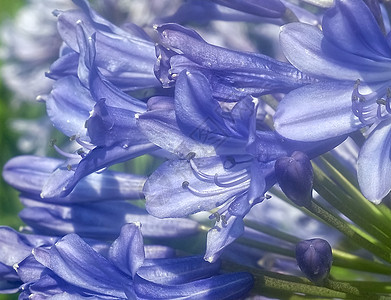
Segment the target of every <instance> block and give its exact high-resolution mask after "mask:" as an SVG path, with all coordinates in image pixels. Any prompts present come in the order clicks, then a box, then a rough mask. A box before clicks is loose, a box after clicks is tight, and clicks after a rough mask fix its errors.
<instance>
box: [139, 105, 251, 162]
mask: <svg viewBox="0 0 391 300" xmlns="http://www.w3.org/2000/svg"><path fill="white" fill-rule="evenodd" d="M137 121H138V125H139V127H140V129H141V131H142V132H143V133H144V134H145V136H146V137H147V138H148V139H149V140H150V141H151V142H153V143H154V144H155V145H158V146H160V147H162V148H163V149H165V150H167V151H170V152H171V153H174V154H176V155H178V156H179V157H180V158H185V157H186V156H187V155H188V154H189V153H190V152H194V153H195V154H196V156H197V157H209V156H214V155H216V152H217V153H219V154H237V153H239V154H241V153H243V152H244V150H243V148H244V145H245V144H244V143H243V141H241V140H239V139H235V138H228V137H225V136H221V135H217V134H216V135H212V134H210V133H208V132H205V131H203V130H195V131H194V132H192V133H191V134H190V137H189V136H187V135H185V134H184V133H183V132H182V131H181V130H180V129H179V127H178V123H177V120H176V116H175V111H173V110H165V109H164V110H163V109H158V110H153V111H148V112H146V113H144V114H141V115H140V116H139V118H138V119H137ZM192 135H194V136H197V138H194V139H193V138H191V136H192ZM196 139H197V140H199V141H202V140H209V145H208V144H203V143H201V142H198V141H196Z"/></svg>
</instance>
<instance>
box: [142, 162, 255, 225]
mask: <svg viewBox="0 0 391 300" xmlns="http://www.w3.org/2000/svg"><path fill="white" fill-rule="evenodd" d="M193 161H194V163H195V164H196V165H197V168H198V169H200V170H202V172H203V173H204V174H211V180H202V179H200V176H202V175H200V174H195V173H196V172H194V171H193V169H192V166H191V165H190V163H189V162H188V161H187V160H173V161H167V162H165V163H163V164H162V165H161V166H160V167H159V168H158V169H157V170H156V171H155V172H154V173H153V174H152V175H151V176H150V177H149V178H148V180H147V181H146V183H145V185H144V194H145V198H146V201H147V202H146V207H147V210H148V212H149V213H151V214H152V215H154V216H157V217H160V218H165V217H183V216H188V215H190V214H194V213H196V212H199V211H203V210H206V211H207V210H210V209H212V208H215V207H217V206H219V205H221V204H222V203H224V202H225V201H227V200H228V199H230V198H232V197H233V196H235V195H236V194H238V193H241V192H243V191H245V190H246V189H247V188H248V186H249V179H247V180H246V181H244V182H241V183H239V184H237V185H232V186H230V187H222V186H217V185H216V184H215V182H214V180H213V178H214V176H215V174H218V175H219V176H223V175H227V174H228V175H229V174H235V171H236V172H237V173H239V172H238V171H242V173H241V175H246V174H243V172H246V169H245V168H243V169H239V170H234V171H232V169H234V168H232V169H229V170H226V169H224V160H223V159H222V158H220V157H209V158H200V159H197V158H195V159H193ZM184 199H185V200H184Z"/></svg>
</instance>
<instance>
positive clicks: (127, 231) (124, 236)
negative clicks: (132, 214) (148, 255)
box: [109, 223, 145, 277]
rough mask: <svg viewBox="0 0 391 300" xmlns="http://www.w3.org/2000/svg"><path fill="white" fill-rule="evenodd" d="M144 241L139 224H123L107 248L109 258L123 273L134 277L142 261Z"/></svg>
mask: <svg viewBox="0 0 391 300" xmlns="http://www.w3.org/2000/svg"><path fill="white" fill-rule="evenodd" d="M144 256H145V254H144V243H143V236H142V235H141V231H140V224H137V223H134V224H125V225H124V226H122V228H121V233H120V235H119V237H118V238H117V239H116V240H115V241H114V242H113V244H112V245H111V247H110V250H109V259H110V260H111V262H113V264H114V265H115V266H116V267H117V268H118V269H120V270H121V271H122V272H124V273H125V274H127V275H129V276H132V277H134V275H135V274H136V271H137V270H138V268H140V267H141V265H142V264H143V262H144Z"/></svg>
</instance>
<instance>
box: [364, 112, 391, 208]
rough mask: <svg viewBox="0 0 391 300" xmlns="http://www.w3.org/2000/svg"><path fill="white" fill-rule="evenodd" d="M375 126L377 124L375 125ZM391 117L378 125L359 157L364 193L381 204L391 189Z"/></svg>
mask: <svg viewBox="0 0 391 300" xmlns="http://www.w3.org/2000/svg"><path fill="white" fill-rule="evenodd" d="M373 126H375V125H373ZM390 149H391V119H388V120H386V121H383V122H381V123H380V124H379V125H377V126H376V128H375V129H374V131H373V132H372V133H371V135H370V136H369V138H368V139H367V140H366V141H365V143H364V145H363V147H362V148H361V151H360V154H359V157H358V170H357V175H358V182H359V185H360V188H361V192H362V193H363V195H364V196H365V197H366V198H368V199H369V200H370V201H372V202H373V203H375V204H379V203H380V202H381V201H382V199H383V197H385V196H386V195H387V194H388V193H389V192H390V190H391V182H390V180H389V178H390V170H391V158H390Z"/></svg>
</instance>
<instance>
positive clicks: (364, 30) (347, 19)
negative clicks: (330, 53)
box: [322, 0, 391, 60]
mask: <svg viewBox="0 0 391 300" xmlns="http://www.w3.org/2000/svg"><path fill="white" fill-rule="evenodd" d="M322 27H323V32H324V35H325V37H326V38H327V39H328V40H329V41H330V43H332V44H334V45H336V46H337V47H339V48H341V49H343V50H345V51H347V52H350V53H353V54H356V55H359V56H363V57H367V58H370V59H373V60H378V59H381V57H387V58H391V50H390V47H389V46H388V44H387V40H386V38H385V36H384V34H383V33H382V32H381V30H380V28H379V25H378V24H377V22H376V19H375V17H374V16H373V14H372V12H371V11H370V9H369V8H368V6H367V5H366V3H365V2H364V1H344V0H336V1H335V5H334V6H333V7H332V8H331V9H329V10H327V11H326V12H325V14H324V17H323V21H322Z"/></svg>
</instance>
